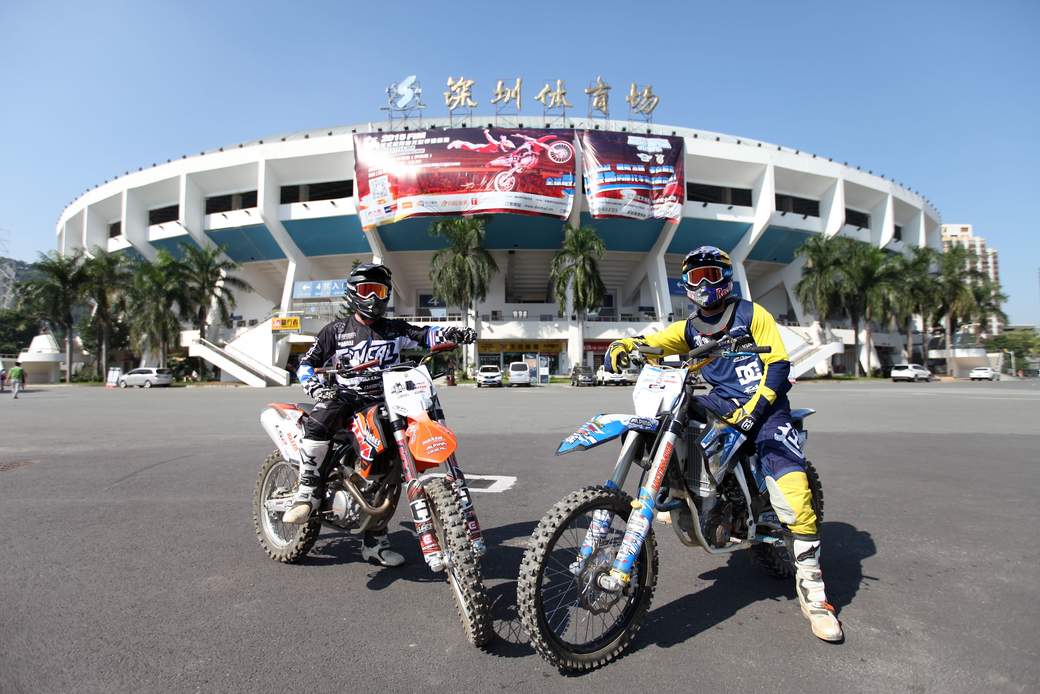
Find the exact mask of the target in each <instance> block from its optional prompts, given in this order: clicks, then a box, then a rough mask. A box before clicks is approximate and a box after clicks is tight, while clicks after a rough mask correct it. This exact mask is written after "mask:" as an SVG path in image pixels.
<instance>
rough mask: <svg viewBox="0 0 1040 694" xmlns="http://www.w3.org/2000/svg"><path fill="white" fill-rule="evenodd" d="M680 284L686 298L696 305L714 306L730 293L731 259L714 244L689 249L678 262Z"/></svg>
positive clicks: (701, 306) (708, 307)
mask: <svg viewBox="0 0 1040 694" xmlns="http://www.w3.org/2000/svg"><path fill="white" fill-rule="evenodd" d="M682 284H683V286H684V287H685V288H686V295H687V296H688V297H690V301H692V302H693V303H694V304H696V305H697V306H699V307H700V308H707V309H711V308H715V307H716V306H718V305H719V304H721V303H722V302H723V301H725V299H726V297H728V296H729V295H730V294H732V293H733V263H732V262H731V261H730V259H729V254H728V253H726V252H725V251H723V250H720V249H718V248H716V247H715V246H701V247H700V248H697V249H695V250H692V251H690V252H689V253H688V254H687V255H686V258H684V259H683V264H682Z"/></svg>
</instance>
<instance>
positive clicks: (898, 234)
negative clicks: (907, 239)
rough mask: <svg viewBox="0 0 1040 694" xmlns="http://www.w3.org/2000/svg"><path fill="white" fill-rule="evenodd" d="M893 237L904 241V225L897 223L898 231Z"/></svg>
mask: <svg viewBox="0 0 1040 694" xmlns="http://www.w3.org/2000/svg"><path fill="white" fill-rule="evenodd" d="M892 238H894V239H895V240H896V241H902V240H903V227H901V226H899V225H898V224H896V233H895V235H894V236H893V237H892Z"/></svg>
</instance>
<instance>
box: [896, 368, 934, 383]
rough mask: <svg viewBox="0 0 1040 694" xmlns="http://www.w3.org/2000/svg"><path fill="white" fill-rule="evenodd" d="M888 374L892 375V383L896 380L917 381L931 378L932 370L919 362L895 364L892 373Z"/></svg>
mask: <svg viewBox="0 0 1040 694" xmlns="http://www.w3.org/2000/svg"><path fill="white" fill-rule="evenodd" d="M889 375H890V376H891V377H892V382H893V383H895V382H896V381H906V382H908V383H917V382H918V381H930V380H932V372H931V371H929V370H928V369H926V368H924V367H923V366H921V365H920V364H896V365H895V366H893V367H892V373H891V374H889Z"/></svg>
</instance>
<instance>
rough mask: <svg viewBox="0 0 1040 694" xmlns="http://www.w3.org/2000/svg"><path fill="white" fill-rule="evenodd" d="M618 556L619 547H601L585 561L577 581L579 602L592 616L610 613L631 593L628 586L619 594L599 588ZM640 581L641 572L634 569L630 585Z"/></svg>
mask: <svg viewBox="0 0 1040 694" xmlns="http://www.w3.org/2000/svg"><path fill="white" fill-rule="evenodd" d="M616 554H617V547H616V546H614V545H609V546H607V547H600V548H599V549H597V550H596V551H595V552H593V554H592V556H590V557H589V558H588V559H587V560H586V561H585V565H584V566H583V567H582V569H581V572H580V573H579V574H578V576H577V577H576V579H575V580H577V582H578V601H579V602H580V603H581V606H582V607H584V608H585V609H586V610H588V611H589V612H591V613H592V614H602V613H604V612H606V611H608V610H609V609H610V608H612V607H613V606H614V605H615V603H617V601H618V598H620V597H622V596H623V595H627V594H628V593H629V590H628V588H627V586H626V589H625V590H622V591H620V592H617V593H612V592H609V591H606V590H603V589H602V588H600V587H599V577H600V576H605V575H607V574H609V573H610V567H611V566H613V564H614V556H615V555H616ZM638 580H639V571H638V569H636V568H635V567H633V570H632V577H631V578H630V579H629V585H632V583H633V582H637V581H638Z"/></svg>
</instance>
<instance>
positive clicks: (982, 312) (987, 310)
mask: <svg viewBox="0 0 1040 694" xmlns="http://www.w3.org/2000/svg"><path fill="white" fill-rule="evenodd" d="M971 292H972V294H973V295H974V297H975V310H974V312H973V316H972V320H973V322H974V323H975V344H977V345H978V344H982V333H984V332H987V328H988V325H989V322H990V319H992V318H996V319H997V320H1000V321H1003V322H1005V323H1006V322H1007V314H1006V313H1004V308H1003V304H1004V302H1006V301H1007V300H1008V297H1007V294H1005V293H1003V292H1002V291H1000V284H999V283H997V282H994V281H993V280H991V279H989V278H988V277H984V278H982V279H981V280H979V281H977V282H974V283H972V285H971Z"/></svg>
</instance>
